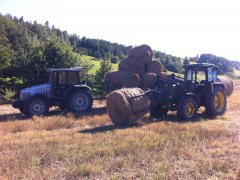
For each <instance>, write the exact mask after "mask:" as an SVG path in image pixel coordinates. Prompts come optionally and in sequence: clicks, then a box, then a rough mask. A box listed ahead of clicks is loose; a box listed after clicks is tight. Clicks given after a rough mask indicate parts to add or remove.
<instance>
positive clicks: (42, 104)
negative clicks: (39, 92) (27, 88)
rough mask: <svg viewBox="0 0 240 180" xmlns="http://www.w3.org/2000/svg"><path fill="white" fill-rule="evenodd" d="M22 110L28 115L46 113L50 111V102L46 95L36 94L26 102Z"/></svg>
mask: <svg viewBox="0 0 240 180" xmlns="http://www.w3.org/2000/svg"><path fill="white" fill-rule="evenodd" d="M22 110H23V113H24V114H26V115H27V116H41V115H46V114H47V113H48V111H49V102H48V100H47V99H46V98H44V97H39V96H35V97H32V98H30V99H28V100H27V101H25V102H24V104H23V109H22Z"/></svg>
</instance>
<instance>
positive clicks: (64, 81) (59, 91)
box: [47, 67, 84, 97]
mask: <svg viewBox="0 0 240 180" xmlns="http://www.w3.org/2000/svg"><path fill="white" fill-rule="evenodd" d="M47 72H48V73H49V80H48V84H51V85H52V95H54V96H59V97H61V96H62V95H63V94H64V92H65V91H66V89H68V88H69V87H72V86H76V85H81V84H84V82H82V81H81V78H80V76H81V74H82V68H81V67H78V68H50V69H47Z"/></svg>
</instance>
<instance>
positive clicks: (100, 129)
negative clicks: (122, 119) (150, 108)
mask: <svg viewBox="0 0 240 180" xmlns="http://www.w3.org/2000/svg"><path fill="white" fill-rule="evenodd" d="M134 126H135V125H132V126H116V125H113V124H111V125H105V126H99V127H94V128H91V129H84V130H80V131H78V132H79V133H84V134H95V133H105V132H107V131H114V130H117V129H128V128H132V127H134Z"/></svg>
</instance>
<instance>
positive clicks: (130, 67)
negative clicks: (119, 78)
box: [118, 57, 147, 74]
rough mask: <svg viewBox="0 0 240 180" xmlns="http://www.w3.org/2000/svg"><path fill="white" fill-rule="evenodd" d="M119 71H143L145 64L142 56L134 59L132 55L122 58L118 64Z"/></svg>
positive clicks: (144, 70)
mask: <svg viewBox="0 0 240 180" xmlns="http://www.w3.org/2000/svg"><path fill="white" fill-rule="evenodd" d="M118 69H119V71H126V72H132V73H139V74H140V73H144V72H146V69H147V64H146V62H145V60H144V59H143V58H139V59H136V58H134V57H128V58H126V59H123V60H122V62H121V63H120V65H119V66H118Z"/></svg>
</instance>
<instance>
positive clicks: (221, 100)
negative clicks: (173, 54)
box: [130, 63, 226, 120]
mask: <svg viewBox="0 0 240 180" xmlns="http://www.w3.org/2000/svg"><path fill="white" fill-rule="evenodd" d="M184 68H185V73H184V79H183V78H179V77H175V76H174V75H172V76H171V77H170V78H165V77H162V76H157V77H156V78H155V79H154V80H153V82H152V84H151V86H150V87H149V89H148V90H146V93H145V94H144V95H148V96H149V97H150V104H151V106H150V108H149V111H150V114H151V116H152V117H160V116H164V115H165V114H166V113H167V112H168V111H169V110H170V111H177V116H178V118H179V119H180V120H193V119H194V118H195V117H196V114H197V111H198V109H199V107H200V106H204V107H205V109H206V110H205V112H206V114H208V115H209V116H218V115H223V114H224V113H225V111H226V95H225V88H224V85H223V84H222V83H221V82H220V81H218V78H217V71H218V67H216V66H214V65H213V64H207V63H203V64H189V65H185V66H184ZM144 95H143V96H144ZM134 98H139V96H138V97H133V98H132V99H131V100H130V104H131V101H132V100H133V99H134ZM136 113H139V112H136Z"/></svg>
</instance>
